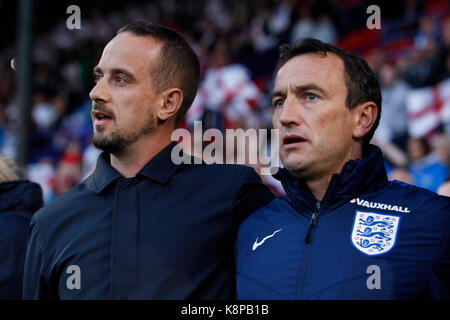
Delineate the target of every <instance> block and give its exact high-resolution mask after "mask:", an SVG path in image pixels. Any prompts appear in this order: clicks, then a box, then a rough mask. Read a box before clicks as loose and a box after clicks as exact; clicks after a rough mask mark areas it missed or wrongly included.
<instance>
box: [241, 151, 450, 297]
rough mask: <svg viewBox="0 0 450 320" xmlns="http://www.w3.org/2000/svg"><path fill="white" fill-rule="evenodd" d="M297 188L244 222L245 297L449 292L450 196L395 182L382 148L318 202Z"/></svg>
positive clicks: (293, 182) (290, 181) (336, 180)
mask: <svg viewBox="0 0 450 320" xmlns="http://www.w3.org/2000/svg"><path fill="white" fill-rule="evenodd" d="M276 177H277V179H279V180H280V181H281V182H282V184H283V186H284V188H285V190H286V193H287V196H286V199H275V200H273V201H272V202H270V203H269V204H268V205H266V206H264V207H262V208H260V209H259V210H257V211H256V212H255V213H253V214H252V215H251V216H250V217H249V218H248V219H246V221H244V223H243V224H242V225H241V227H240V230H239V233H238V239H237V242H236V247H235V251H236V252H235V255H236V264H237V297H238V299H430V298H436V299H442V298H445V299H448V298H449V297H450V238H449V232H450V198H448V197H443V196H438V195H437V194H435V193H433V192H431V191H428V190H425V189H421V188H417V187H414V186H410V185H408V184H405V183H402V182H398V181H392V182H389V181H388V180H387V177H386V172H385V168H384V164H383V159H382V154H381V151H380V150H379V149H378V148H377V147H375V146H370V150H369V154H368V155H367V156H366V157H365V158H364V159H363V160H350V161H348V162H347V163H346V164H345V166H344V168H343V169H342V171H341V173H340V174H335V175H333V177H332V179H331V182H330V185H329V187H328V189H327V192H326V194H325V197H324V198H323V200H322V201H321V202H318V201H317V200H316V199H315V197H314V196H313V194H312V193H311V191H310V190H309V188H308V187H307V186H306V184H304V183H303V182H302V181H300V180H298V179H295V178H294V177H292V176H291V175H290V174H289V173H288V172H287V170H285V169H280V170H279V171H278V173H277V175H276Z"/></svg>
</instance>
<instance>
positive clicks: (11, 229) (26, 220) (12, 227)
mask: <svg viewBox="0 0 450 320" xmlns="http://www.w3.org/2000/svg"><path fill="white" fill-rule="evenodd" d="M42 204H43V203H42V190H41V187H40V186H39V185H38V184H36V183H33V182H29V181H13V182H5V183H0V300H5V299H8V300H9V299H11V300H18V299H21V298H22V279H23V268H24V260H25V250H26V240H27V232H28V226H29V224H30V220H31V217H32V215H33V213H34V212H35V211H37V210H39V209H40V208H41V207H42Z"/></svg>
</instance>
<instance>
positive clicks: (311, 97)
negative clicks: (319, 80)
mask: <svg viewBox="0 0 450 320" xmlns="http://www.w3.org/2000/svg"><path fill="white" fill-rule="evenodd" d="M316 98H317V96H316V95H315V94H314V93H306V94H305V99H306V100H307V101H313V100H315V99H316Z"/></svg>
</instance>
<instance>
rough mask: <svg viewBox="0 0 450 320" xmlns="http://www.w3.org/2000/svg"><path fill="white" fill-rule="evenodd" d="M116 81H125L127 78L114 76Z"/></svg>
mask: <svg viewBox="0 0 450 320" xmlns="http://www.w3.org/2000/svg"><path fill="white" fill-rule="evenodd" d="M116 81H117V82H118V83H126V82H127V80H126V79H125V78H122V77H116Z"/></svg>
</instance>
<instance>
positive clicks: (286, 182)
mask: <svg viewBox="0 0 450 320" xmlns="http://www.w3.org/2000/svg"><path fill="white" fill-rule="evenodd" d="M274 177H275V178H276V179H277V180H280V181H281V183H282V184H283V187H284V189H285V190H286V194H287V195H286V199H287V200H288V201H289V202H290V203H291V204H292V205H293V206H294V207H295V208H297V209H299V211H304V209H305V208H308V209H310V210H317V203H318V201H317V199H316V198H315V197H314V195H313V194H312V192H311V190H310V189H309V188H308V186H307V185H306V183H304V182H303V181H302V180H300V179H297V178H295V177H293V176H292V175H291V174H290V173H289V172H288V171H287V170H286V168H280V169H279V170H278V172H277V173H276V174H275V175H274ZM387 183H388V179H387V175H386V169H385V167H384V162H383V156H382V153H381V150H380V149H379V148H378V147H376V146H374V145H369V148H368V152H367V154H366V156H365V157H364V158H363V159H362V160H361V159H357V160H349V161H347V162H346V163H345V165H344V167H343V168H342V171H341V173H339V174H337V173H335V174H333V176H332V178H331V181H330V184H329V185H328V188H327V191H326V193H325V196H324V198H323V199H322V201H321V203H320V208H322V209H323V208H329V209H332V208H335V207H338V206H340V205H342V204H343V203H344V202H346V201H349V200H351V199H353V198H356V197H358V196H360V195H363V194H366V193H371V192H375V191H378V190H380V189H381V188H383V187H384V186H386V185H387Z"/></svg>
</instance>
